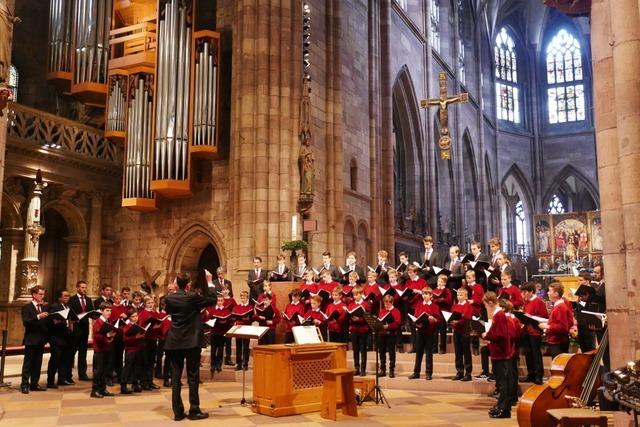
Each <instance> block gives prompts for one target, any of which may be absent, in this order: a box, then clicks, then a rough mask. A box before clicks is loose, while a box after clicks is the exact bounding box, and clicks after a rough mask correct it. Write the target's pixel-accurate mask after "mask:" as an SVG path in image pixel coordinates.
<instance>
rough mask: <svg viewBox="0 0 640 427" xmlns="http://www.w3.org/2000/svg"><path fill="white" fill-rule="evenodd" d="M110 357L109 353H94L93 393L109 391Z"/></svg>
mask: <svg viewBox="0 0 640 427" xmlns="http://www.w3.org/2000/svg"><path fill="white" fill-rule="evenodd" d="M110 356H111V355H110V353H109V352H102V351H95V350H94V351H93V386H92V390H93V391H97V392H102V391H105V390H106V389H107V373H108V372H109V358H110Z"/></svg>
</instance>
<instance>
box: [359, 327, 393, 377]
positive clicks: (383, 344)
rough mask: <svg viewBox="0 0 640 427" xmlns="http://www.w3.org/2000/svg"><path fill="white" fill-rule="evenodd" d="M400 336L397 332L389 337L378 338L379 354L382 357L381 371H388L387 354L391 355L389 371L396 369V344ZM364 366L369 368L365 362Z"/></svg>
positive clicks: (380, 336)
mask: <svg viewBox="0 0 640 427" xmlns="http://www.w3.org/2000/svg"><path fill="white" fill-rule="evenodd" d="M397 341H398V335H397V334H396V333H395V332H392V333H390V334H389V335H379V336H378V354H379V355H380V369H381V370H383V371H385V370H386V369H387V352H388V353H389V369H391V370H392V371H393V370H394V369H395V368H396V342H397ZM363 366H367V363H366V362H365V363H364V365H363Z"/></svg>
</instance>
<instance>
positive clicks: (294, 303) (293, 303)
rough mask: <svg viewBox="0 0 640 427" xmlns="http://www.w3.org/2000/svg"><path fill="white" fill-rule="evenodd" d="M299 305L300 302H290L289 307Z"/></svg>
mask: <svg viewBox="0 0 640 427" xmlns="http://www.w3.org/2000/svg"><path fill="white" fill-rule="evenodd" d="M298 304H300V301H291V305H298Z"/></svg>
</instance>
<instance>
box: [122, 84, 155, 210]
mask: <svg viewBox="0 0 640 427" xmlns="http://www.w3.org/2000/svg"><path fill="white" fill-rule="evenodd" d="M133 78H134V81H133V82H131V84H130V92H129V93H130V96H131V100H130V102H129V110H128V114H129V115H128V122H127V152H126V161H127V164H126V168H125V183H124V198H143V199H150V198H153V194H152V192H151V191H150V189H149V185H150V180H149V177H150V168H151V165H150V163H149V158H150V157H149V155H150V148H151V132H150V129H151V117H152V116H151V113H152V111H153V102H152V101H151V96H150V88H151V87H152V84H151V83H152V82H151V79H152V78H153V77H152V76H151V75H150V74H138V75H136V76H134V77H133Z"/></svg>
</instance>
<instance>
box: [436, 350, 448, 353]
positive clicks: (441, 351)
mask: <svg viewBox="0 0 640 427" xmlns="http://www.w3.org/2000/svg"><path fill="white" fill-rule="evenodd" d="M438 354H447V351H446V350H438Z"/></svg>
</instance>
